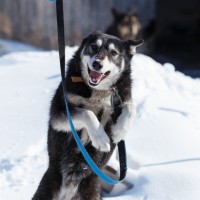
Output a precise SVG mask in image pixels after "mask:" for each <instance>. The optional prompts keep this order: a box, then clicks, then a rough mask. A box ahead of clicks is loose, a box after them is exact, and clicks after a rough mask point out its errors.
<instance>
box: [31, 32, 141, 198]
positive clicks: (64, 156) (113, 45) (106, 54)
mask: <svg viewBox="0 0 200 200" xmlns="http://www.w3.org/2000/svg"><path fill="white" fill-rule="evenodd" d="M141 44H142V41H132V40H127V41H122V40H120V39H118V38H116V37H114V36H110V35H107V34H103V33H101V32H93V33H91V34H90V35H89V36H88V37H86V38H85V39H84V40H83V42H82V44H81V46H80V48H79V49H78V50H77V51H76V53H75V55H74V56H73V58H72V59H71V60H70V61H69V63H68V68H67V72H66V82H65V84H66V90H67V100H68V103H69V110H70V113H71V117H72V120H73V123H74V126H75V128H76V130H77V132H78V134H79V136H80V138H81V140H82V143H83V144H84V146H85V148H86V150H87V151H88V153H89V154H90V155H91V157H92V158H93V160H94V162H95V163H96V164H97V165H98V166H99V167H100V168H101V169H102V168H103V167H104V166H105V165H106V163H107V162H108V160H109V158H110V156H111V155H112V152H113V150H114V148H115V146H116V143H118V142H119V141H120V140H122V139H124V137H125V135H126V133H127V132H128V130H129V128H130V126H131V124H132V123H133V119H134V116H135V108H134V105H133V103H132V99H131V83H132V80H131V67H130V60H131V58H132V56H133V55H134V53H135V49H136V47H137V46H139V45H141ZM114 90H115V91H118V94H119V96H120V97H121V100H122V107H121V111H120V113H119V114H118V115H119V116H118V118H117V120H114V119H113V112H114V109H113V107H112V106H111V96H112V93H113V91H114ZM48 154H49V167H48V169H47V171H46V173H45V174H44V176H43V178H42V180H41V182H40V185H39V187H38V189H37V191H36V193H35V195H34V197H33V200H76V199H77V200H99V199H101V195H100V189H101V188H100V181H99V178H98V177H97V176H96V175H95V174H94V173H93V172H92V171H91V169H90V167H89V166H88V165H87V164H86V161H85V160H84V158H83V156H82V154H81V152H80V151H79V149H78V148H77V145H76V142H75V140H74V138H73V136H72V133H71V129H70V126H69V123H68V119H67V116H66V112H65V103H64V99H63V92H62V85H61V84H60V85H59V87H58V89H57V90H56V93H55V95H54V97H53V100H52V104H51V109H50V119H49V130H48Z"/></svg>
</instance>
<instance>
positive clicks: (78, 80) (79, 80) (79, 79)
mask: <svg viewBox="0 0 200 200" xmlns="http://www.w3.org/2000/svg"><path fill="white" fill-rule="evenodd" d="M71 80H72V82H73V83H83V82H84V80H83V78H82V77H81V76H71Z"/></svg>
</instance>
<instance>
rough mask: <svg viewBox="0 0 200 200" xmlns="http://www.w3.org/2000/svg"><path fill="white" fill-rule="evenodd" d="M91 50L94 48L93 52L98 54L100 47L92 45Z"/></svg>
mask: <svg viewBox="0 0 200 200" xmlns="http://www.w3.org/2000/svg"><path fill="white" fill-rule="evenodd" d="M91 48H92V50H93V51H94V52H98V50H99V47H98V46H97V45H96V44H92V45H91Z"/></svg>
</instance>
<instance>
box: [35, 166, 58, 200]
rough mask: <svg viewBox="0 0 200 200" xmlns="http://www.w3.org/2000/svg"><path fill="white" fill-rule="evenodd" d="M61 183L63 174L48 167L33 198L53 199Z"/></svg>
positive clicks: (41, 199) (36, 199) (39, 199)
mask: <svg viewBox="0 0 200 200" xmlns="http://www.w3.org/2000/svg"><path fill="white" fill-rule="evenodd" d="M60 185H61V176H60V175H57V173H52V171H51V170H50V169H47V171H46V172H45V174H44V176H43V178H42V180H41V182H40V185H39V186H38V189H37V191H36V193H35V195H34V196H33V198H32V200H53V198H54V197H55V195H56V193H57V192H58V191H59V188H60Z"/></svg>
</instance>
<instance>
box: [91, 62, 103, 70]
mask: <svg viewBox="0 0 200 200" xmlns="http://www.w3.org/2000/svg"><path fill="white" fill-rule="evenodd" d="M92 66H93V68H94V69H95V70H97V71H98V70H100V69H101V68H102V65H101V64H100V63H99V62H97V61H94V62H93V64H92Z"/></svg>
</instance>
